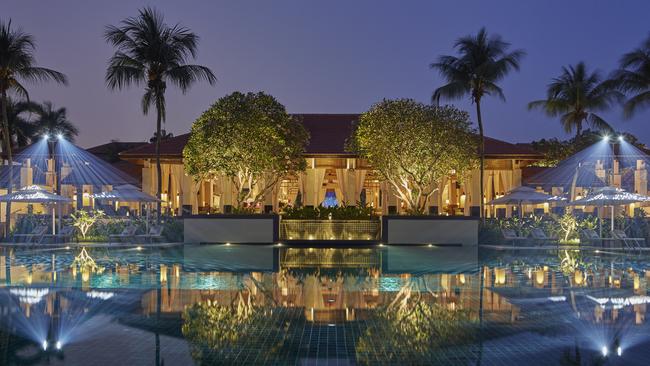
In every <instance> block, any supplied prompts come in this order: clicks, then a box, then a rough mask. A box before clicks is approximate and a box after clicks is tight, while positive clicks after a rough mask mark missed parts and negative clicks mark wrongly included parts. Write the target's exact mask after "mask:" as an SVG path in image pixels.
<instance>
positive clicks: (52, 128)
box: [34, 102, 79, 142]
mask: <svg viewBox="0 0 650 366" xmlns="http://www.w3.org/2000/svg"><path fill="white" fill-rule="evenodd" d="M34 112H35V113H36V116H37V118H36V120H35V121H34V129H35V130H34V132H35V135H37V136H38V135H45V134H48V135H50V136H56V135H59V134H61V135H63V136H64V137H65V138H66V139H67V140H68V141H73V142H74V138H75V136H77V135H79V129H78V128H77V126H75V125H74V124H72V122H70V121H69V120H68V114H67V110H66V109H65V108H55V107H54V105H53V104H52V103H51V102H45V103H43V104H42V105H40V104H39V105H36V108H35V110H34Z"/></svg>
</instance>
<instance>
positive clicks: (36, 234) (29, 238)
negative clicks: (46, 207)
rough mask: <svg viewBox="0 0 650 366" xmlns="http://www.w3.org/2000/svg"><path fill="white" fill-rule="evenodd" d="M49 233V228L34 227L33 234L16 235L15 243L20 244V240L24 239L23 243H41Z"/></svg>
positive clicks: (14, 236) (42, 226)
mask: <svg viewBox="0 0 650 366" xmlns="http://www.w3.org/2000/svg"><path fill="white" fill-rule="evenodd" d="M46 232H47V226H45V225H39V226H36V227H34V229H33V230H32V232H31V233H28V234H14V235H13V240H14V242H18V240H19V239H23V241H21V242H22V243H40V242H41V241H42V240H43V236H44V235H45V233H46Z"/></svg>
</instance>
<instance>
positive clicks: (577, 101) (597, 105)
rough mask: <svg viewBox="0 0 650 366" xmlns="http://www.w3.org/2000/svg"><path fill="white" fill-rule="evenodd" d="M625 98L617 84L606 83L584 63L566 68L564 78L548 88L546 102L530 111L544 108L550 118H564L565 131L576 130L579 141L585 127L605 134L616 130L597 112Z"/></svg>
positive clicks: (539, 101)
mask: <svg viewBox="0 0 650 366" xmlns="http://www.w3.org/2000/svg"><path fill="white" fill-rule="evenodd" d="M622 97H623V94H622V93H620V92H619V91H617V90H615V88H614V82H613V81H611V80H603V78H602V77H601V76H600V73H599V72H598V71H597V70H596V71H594V72H589V71H588V70H587V67H586V66H585V64H584V62H579V63H578V64H577V65H575V66H568V67H563V68H562V75H560V76H559V77H557V78H554V79H553V80H552V81H551V83H550V84H549V85H548V88H547V91H546V99H542V100H536V101H533V102H530V103H528V109H541V110H542V111H544V113H546V115H548V116H550V117H560V122H561V123H562V127H564V131H566V132H567V133H571V131H573V130H574V129H575V131H576V138H577V137H579V136H580V134H581V133H582V127H583V125H584V124H588V125H590V126H591V127H593V128H595V129H598V130H601V131H608V132H610V131H613V128H612V126H611V125H610V124H609V123H607V121H605V120H604V119H603V118H602V117H601V116H599V115H598V114H596V113H595V112H601V111H606V110H608V109H609V108H611V106H612V104H613V103H614V102H616V101H620V100H621V98H622Z"/></svg>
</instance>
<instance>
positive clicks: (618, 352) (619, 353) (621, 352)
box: [616, 346, 623, 357]
mask: <svg viewBox="0 0 650 366" xmlns="http://www.w3.org/2000/svg"><path fill="white" fill-rule="evenodd" d="M616 354H617V355H618V357H621V356H622V355H623V349H622V348H621V346H618V348H616Z"/></svg>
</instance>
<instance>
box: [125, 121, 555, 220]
mask: <svg viewBox="0 0 650 366" xmlns="http://www.w3.org/2000/svg"><path fill="white" fill-rule="evenodd" d="M296 116H297V117H299V118H300V119H301V120H302V121H303V124H304V126H305V128H306V129H307V131H308V132H309V134H310V140H309V143H308V145H307V147H306V151H305V159H306V160H307V169H306V171H304V172H302V173H300V174H297V175H294V176H287V177H285V178H284V179H283V180H282V182H281V183H280V184H279V185H278V186H277V187H276V188H275V190H274V191H273V192H272V193H270V194H269V195H267V197H266V199H265V204H264V207H260V208H259V209H260V211H265V212H271V211H273V212H277V211H278V210H279V209H280V208H281V207H283V206H284V205H291V204H294V203H295V202H296V200H299V201H300V202H301V203H302V204H303V205H305V206H318V205H319V204H324V205H334V204H342V203H345V204H347V205H356V204H357V202H360V201H365V202H366V204H368V205H371V206H372V207H374V208H375V210H376V212H377V213H380V214H389V213H390V214H398V213H400V212H402V211H403V205H402V203H401V202H399V200H398V199H397V198H396V197H395V195H393V194H391V187H390V186H389V184H388V183H386V182H384V181H383V180H382V178H381V176H380V175H379V174H378V173H377V172H376V171H374V170H373V169H372V167H371V166H370V165H369V164H368V162H367V161H365V160H364V159H361V158H360V157H359V156H357V155H355V154H353V153H350V152H348V151H346V149H345V142H346V139H347V138H348V137H349V136H350V133H351V131H352V126H353V122H354V121H355V120H356V119H357V118H358V117H359V115H358V114H300V115H296ZM189 137H190V135H189V134H184V135H179V136H176V137H172V138H169V139H166V140H164V141H162V143H161V146H160V153H161V161H162V187H163V188H162V192H163V193H162V199H163V201H164V209H165V210H166V211H167V212H169V213H171V214H173V215H181V214H207V213H228V212H231V211H232V207H233V203H234V190H233V187H232V184H231V183H230V181H229V179H227V178H226V177H222V178H215V179H211V180H203V181H200V182H195V181H194V179H193V178H192V177H191V176H189V175H187V174H186V173H185V170H184V166H183V148H184V147H185V144H186V143H187V141H188V139H189ZM485 153H486V169H485V182H484V184H485V190H484V191H485V197H484V200H485V202H489V201H490V200H492V199H493V198H496V197H498V196H500V195H503V194H504V193H505V192H507V191H509V190H511V189H512V188H515V187H518V186H520V185H521V184H522V171H523V170H524V168H526V167H528V166H529V165H531V164H532V163H534V162H536V161H538V160H540V159H541V158H542V157H541V156H540V155H539V154H537V153H535V152H534V151H533V150H531V149H530V148H529V147H528V146H526V145H520V144H511V143H508V142H505V141H500V140H497V139H493V138H489V137H487V138H486V139H485ZM119 156H120V157H121V158H122V159H124V160H126V161H127V162H130V163H133V164H137V165H139V166H141V167H142V190H143V191H144V192H146V193H149V194H152V195H153V194H155V193H156V186H157V185H156V179H157V176H156V164H155V161H156V159H155V158H156V157H155V152H154V144H144V145H141V146H137V147H135V148H132V149H129V150H126V151H123V152H121V153H120V154H119ZM479 180H480V179H479V171H478V170H475V171H472V172H469V174H467V176H457V175H455V174H450V176H449V177H447V178H446V179H445V180H444V181H443V182H441V184H440V187H439V189H438V191H437V192H436V193H435V194H434V195H433V196H432V197H431V199H430V201H429V203H428V208H429V209H428V211H429V213H431V214H439V215H465V216H470V215H471V216H478V214H479V211H480V209H479V202H480V201H479V199H480V198H479V195H480V193H479V192H480V187H479ZM510 210H511V209H510V208H508V207H506V206H503V207H496V208H495V209H487V208H486V212H487V213H488V215H493V214H499V215H510V214H511V212H510Z"/></svg>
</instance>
